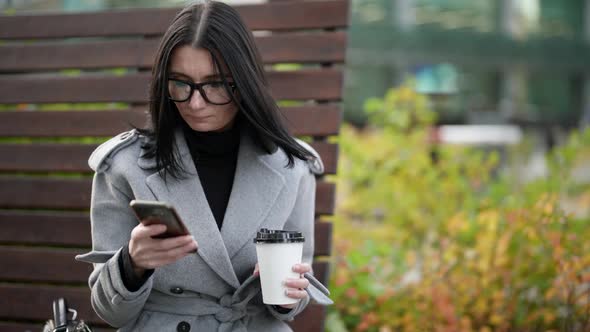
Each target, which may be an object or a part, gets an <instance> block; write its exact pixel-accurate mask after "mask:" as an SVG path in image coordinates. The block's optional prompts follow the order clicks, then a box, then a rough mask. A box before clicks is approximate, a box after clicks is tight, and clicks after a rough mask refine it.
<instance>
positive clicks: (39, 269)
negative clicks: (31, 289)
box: [0, 247, 328, 284]
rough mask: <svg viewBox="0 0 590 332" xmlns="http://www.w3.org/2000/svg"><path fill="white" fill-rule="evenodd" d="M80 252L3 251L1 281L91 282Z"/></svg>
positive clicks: (320, 268)
mask: <svg viewBox="0 0 590 332" xmlns="http://www.w3.org/2000/svg"><path fill="white" fill-rule="evenodd" d="M83 252H85V250H81V249H55V248H21V247H0V264H2V267H3V268H2V269H1V270H0V280H2V281H16V280H18V281H26V282H56V283H66V284H67V283H81V284H84V283H86V282H87V281H88V276H89V275H90V273H91V272H92V264H88V263H84V262H78V261H76V260H74V256H76V255H77V254H80V253H83ZM313 270H314V274H315V275H316V276H317V277H318V279H321V280H325V279H324V278H326V277H327V273H328V266H327V263H326V262H316V263H314V264H313Z"/></svg>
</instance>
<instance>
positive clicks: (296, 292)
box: [285, 289, 307, 299]
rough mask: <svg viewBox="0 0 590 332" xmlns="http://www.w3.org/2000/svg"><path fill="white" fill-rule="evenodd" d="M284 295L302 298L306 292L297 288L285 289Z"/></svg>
mask: <svg viewBox="0 0 590 332" xmlns="http://www.w3.org/2000/svg"><path fill="white" fill-rule="evenodd" d="M285 295H287V296H288V297H290V298H294V299H304V298H306V297H307V292H306V291H304V290H299V289H287V290H286V291H285Z"/></svg>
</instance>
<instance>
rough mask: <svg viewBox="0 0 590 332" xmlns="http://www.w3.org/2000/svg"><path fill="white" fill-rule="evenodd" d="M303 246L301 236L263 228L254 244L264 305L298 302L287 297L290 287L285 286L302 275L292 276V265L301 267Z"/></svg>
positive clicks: (293, 274)
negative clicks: (290, 280) (286, 292)
mask: <svg viewBox="0 0 590 332" xmlns="http://www.w3.org/2000/svg"><path fill="white" fill-rule="evenodd" d="M303 242H305V238H304V237H303V235H302V234H301V232H294V231H283V230H271V229H266V228H261V229H260V231H258V233H257V234H256V238H254V243H255V244H256V254H257V256H258V267H259V269H260V283H261V285H262V301H263V302H264V303H265V304H293V303H297V302H299V300H298V299H294V298H290V297H288V296H287V295H285V291H286V290H287V287H286V286H284V285H283V282H284V281H285V280H286V279H287V278H299V274H298V273H296V272H293V265H295V264H298V263H301V255H302V252H303Z"/></svg>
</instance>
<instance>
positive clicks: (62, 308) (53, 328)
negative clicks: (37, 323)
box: [43, 298, 92, 332]
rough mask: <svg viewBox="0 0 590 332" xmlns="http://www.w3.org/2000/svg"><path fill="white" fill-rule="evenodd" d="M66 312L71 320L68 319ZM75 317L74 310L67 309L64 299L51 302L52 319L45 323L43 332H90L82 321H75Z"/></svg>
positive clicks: (76, 313)
mask: <svg viewBox="0 0 590 332" xmlns="http://www.w3.org/2000/svg"><path fill="white" fill-rule="evenodd" d="M68 312H71V313H72V319H68ZM77 316H78V312H76V310H74V309H71V308H68V305H67V303H66V299H64V298H59V299H57V300H55V301H53V319H50V320H48V321H47V322H46V323H45V325H44V326H43V332H92V330H91V329H90V327H89V326H88V325H86V323H84V321H83V320H76V317H77Z"/></svg>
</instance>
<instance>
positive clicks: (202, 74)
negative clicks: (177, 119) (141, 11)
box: [167, 45, 238, 132]
mask: <svg viewBox="0 0 590 332" xmlns="http://www.w3.org/2000/svg"><path fill="white" fill-rule="evenodd" d="M221 67H222V70H223V72H224V73H226V74H225V75H226V80H227V81H228V82H230V83H232V82H233V79H232V77H231V76H229V71H228V70H227V68H226V67H225V65H224V64H221ZM220 75H221V74H219V73H217V70H216V67H215V63H214V62H213V58H212V57H211V53H209V51H208V50H206V49H204V48H193V47H191V46H188V45H186V46H179V47H177V48H176V49H174V50H173V51H172V55H171V59H170V65H169V68H168V77H169V81H168V82H167V87H168V91H169V92H170V94H171V95H172V94H178V95H182V94H183V93H185V92H187V91H190V87H189V86H188V85H187V84H186V82H188V83H207V82H220V81H221V80H222V79H221V77H220ZM203 90H205V91H206V92H205V93H206V94H207V97H208V98H209V100H210V101H213V102H215V103H223V102H225V100H231V99H229V97H230V96H229V94H228V93H227V90H226V88H225V86H223V85H221V84H208V85H205V86H203ZM173 99H179V98H173ZM180 99H182V98H180ZM174 103H175V104H176V107H177V108H178V111H179V112H180V116H182V118H183V119H184V121H185V122H186V123H187V124H188V125H189V126H190V127H191V128H192V129H193V130H196V131H201V132H205V131H224V130H227V129H229V128H231V127H232V126H233V123H234V119H235V117H236V114H237V112H238V107H237V105H236V104H235V103H234V102H233V101H232V102H230V103H228V104H225V105H214V104H211V103H209V102H207V101H206V100H205V98H204V97H203V96H202V95H201V93H200V92H199V90H198V89H195V90H194V91H193V92H192V95H191V97H190V99H188V100H186V101H181V102H177V101H175V102H174Z"/></svg>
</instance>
